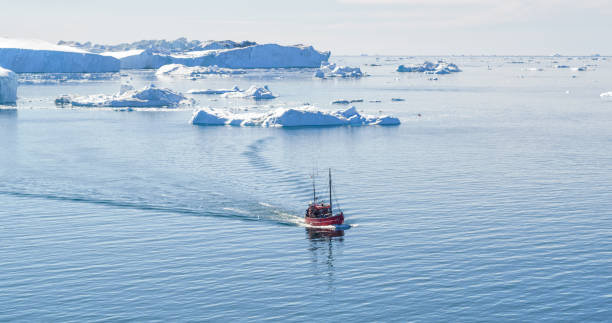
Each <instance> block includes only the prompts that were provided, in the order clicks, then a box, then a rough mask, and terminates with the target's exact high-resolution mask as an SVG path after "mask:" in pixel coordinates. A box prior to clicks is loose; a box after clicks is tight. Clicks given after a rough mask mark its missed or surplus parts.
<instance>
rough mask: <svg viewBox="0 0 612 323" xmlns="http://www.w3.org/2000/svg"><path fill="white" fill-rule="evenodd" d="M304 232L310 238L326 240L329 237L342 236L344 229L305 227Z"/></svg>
mask: <svg viewBox="0 0 612 323" xmlns="http://www.w3.org/2000/svg"><path fill="white" fill-rule="evenodd" d="M306 234H307V235H308V239H310V240H328V239H331V238H337V237H343V236H344V230H335V229H319V228H306ZM339 240H342V239H339Z"/></svg>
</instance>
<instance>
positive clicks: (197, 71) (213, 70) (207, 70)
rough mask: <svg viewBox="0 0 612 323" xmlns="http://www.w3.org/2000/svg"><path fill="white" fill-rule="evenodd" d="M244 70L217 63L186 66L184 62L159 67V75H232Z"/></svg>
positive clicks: (187, 76) (190, 76)
mask: <svg viewBox="0 0 612 323" xmlns="http://www.w3.org/2000/svg"><path fill="white" fill-rule="evenodd" d="M244 73H246V72H245V71H243V70H235V69H230V68H223V67H219V66H217V65H212V66H185V65H182V64H168V65H164V66H162V67H160V68H158V69H157V71H156V72H155V75H157V77H185V78H200V77H203V76H207V75H232V74H244Z"/></svg>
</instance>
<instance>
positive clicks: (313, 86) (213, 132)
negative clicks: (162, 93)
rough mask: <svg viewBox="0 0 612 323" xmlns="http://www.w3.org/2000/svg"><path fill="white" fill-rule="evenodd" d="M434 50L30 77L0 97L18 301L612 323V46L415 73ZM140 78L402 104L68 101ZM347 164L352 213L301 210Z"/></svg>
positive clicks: (151, 314) (10, 269) (51, 318)
mask: <svg viewBox="0 0 612 323" xmlns="http://www.w3.org/2000/svg"><path fill="white" fill-rule="evenodd" d="M436 58H437V57H401V58H400V57H384V56H378V57H377V56H362V57H332V59H331V60H332V61H337V62H340V63H342V64H347V65H351V66H359V67H361V68H362V70H363V71H365V72H366V73H368V74H370V76H368V77H364V78H361V79H328V80H319V79H313V78H312V74H313V73H314V69H305V70H293V69H289V70H267V71H266V70H251V71H249V72H248V73H247V74H244V75H235V76H231V77H219V76H210V77H207V78H204V79H198V80H188V79H158V78H156V76H155V74H154V71H122V73H123V74H124V75H123V76H120V75H114V76H110V77H108V78H104V77H102V78H96V77H93V78H91V79H90V80H85V81H83V80H70V79H68V80H66V81H62V82H57V81H54V80H56V79H50V80H47V81H45V78H46V76H44V75H42V76H41V75H35V76H32V77H33V79H34V81H31V82H27V84H22V85H21V86H20V88H19V91H18V96H19V101H18V103H17V106H13V107H4V108H3V109H2V110H0V223H1V227H0V321H22V322H37V321H45V322H83V321H272V322H278V321H295V322H335V321H347V322H372V321H379V322H407V321H409V322H445V321H446V322H448V321H459V322H490V321H503V322H506V321H516V322H586V321H592V322H595V321H609V320H610V319H611V318H612V187H611V184H612V127H611V125H612V101H611V100H605V99H602V98H600V96H599V94H600V93H602V92H607V91H612V62H611V61H610V60H605V59H603V58H599V59H597V60H594V59H592V58H591V57H582V58H570V59H568V58H566V57H447V58H446V59H447V60H448V61H451V62H454V63H456V64H458V65H459V67H460V68H462V70H463V72H460V73H457V74H453V75H439V76H433V75H425V74H414V73H401V74H400V73H397V72H395V68H396V67H397V66H398V65H399V64H409V63H416V62H422V61H423V60H425V59H436ZM555 61H556V62H555ZM370 64H375V65H380V66H371V65H370ZM556 64H567V65H570V66H572V67H578V66H583V65H587V64H589V65H590V66H589V67H588V70H587V71H585V72H579V71H574V70H571V69H556V68H554V67H553V66H554V65H556ZM533 68H542V69H543V70H542V71H536V70H530V69H533ZM126 77H131V78H132V79H133V83H134V85H135V86H136V87H141V86H144V85H146V84H148V83H151V82H153V83H155V84H156V85H157V86H159V87H169V88H172V89H174V90H177V91H187V90H189V89H192V88H227V87H232V86H234V85H238V86H240V87H241V88H246V87H248V86H250V85H251V84H258V85H264V84H267V85H268V86H269V87H270V89H271V90H272V91H273V92H274V93H275V94H277V95H279V97H278V98H277V99H275V100H271V101H265V102H261V101H259V102H255V101H249V100H245V99H231V100H230V99H222V98H218V97H216V96H202V95H199V96H198V95H194V96H192V97H193V98H195V99H196V100H197V103H196V106H211V107H216V108H224V109H228V110H236V111H245V110H248V111H259V110H261V111H264V110H266V109H271V108H273V107H280V106H299V105H302V104H305V103H309V104H311V105H315V106H318V107H320V108H323V109H339V108H341V107H340V106H337V105H333V106H332V105H331V104H330V102H331V101H333V100H338V99H364V102H363V103H355V105H356V107H357V108H358V109H359V110H363V111H364V112H365V113H368V114H374V115H377V114H391V115H394V116H397V117H399V118H400V119H401V121H402V124H401V125H400V126H391V127H380V126H364V127H322V128H316V127H310V128H295V129H281V128H272V129H269V128H257V127H251V128H240V127H223V126H210V127H206V126H194V125H191V124H190V123H189V119H190V117H191V115H192V112H193V108H191V107H190V108H180V109H173V110H163V109H162V110H159V109H153V110H150V111H142V110H138V111H117V110H114V109H100V108H80V109H73V108H70V107H57V106H55V105H54V99H55V98H57V97H59V96H60V95H62V94H79V95H84V94H94V93H106V94H111V93H114V92H117V91H118V89H119V84H120V82H121V78H126ZM434 77H437V80H431V79H430V78H434ZM86 78H87V77H86ZM41 80H42V81H41ZM392 98H402V99H404V100H405V101H401V102H392V101H391V99H392ZM369 101H381V102H369ZM328 168H331V169H332V172H333V180H334V192H335V197H336V198H337V202H338V203H337V204H335V206H338V207H340V208H341V209H342V210H343V212H344V214H345V216H346V219H347V223H349V224H350V225H351V226H352V227H351V228H350V229H349V230H346V231H344V232H320V231H313V230H312V229H309V228H306V227H305V226H304V225H303V221H302V217H303V214H304V212H305V209H306V206H307V204H308V203H309V201H310V200H311V196H312V179H311V174H312V173H313V169H318V172H316V173H315V175H316V176H315V179H316V181H317V185H318V188H319V190H320V194H321V196H325V195H326V194H327V189H326V187H325V184H326V180H327V177H326V175H327V169H328Z"/></svg>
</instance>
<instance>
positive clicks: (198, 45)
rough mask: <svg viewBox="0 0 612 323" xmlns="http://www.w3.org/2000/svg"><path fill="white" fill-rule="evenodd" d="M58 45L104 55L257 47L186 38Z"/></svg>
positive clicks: (252, 43) (68, 42) (243, 42)
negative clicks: (110, 53) (142, 51)
mask: <svg viewBox="0 0 612 323" xmlns="http://www.w3.org/2000/svg"><path fill="white" fill-rule="evenodd" d="M57 44H58V45H68V46H72V47H76V48H79V49H82V50H86V51H88V52H91V53H102V52H122V51H129V50H138V49H140V50H143V49H151V50H153V51H155V52H161V53H181V52H186V51H195V50H207V49H229V48H237V47H246V46H252V45H256V43H254V42H251V41H248V40H247V41H242V42H239V43H238V42H235V41H231V40H220V41H215V40H208V41H199V40H191V41H189V40H187V38H185V37H180V38H177V39H175V40H169V41H168V40H165V39H161V40H139V41H135V42H133V43H121V44H118V45H104V44H92V43H91V42H85V43H80V42H75V41H63V40H60V41H59V42H58V43H57Z"/></svg>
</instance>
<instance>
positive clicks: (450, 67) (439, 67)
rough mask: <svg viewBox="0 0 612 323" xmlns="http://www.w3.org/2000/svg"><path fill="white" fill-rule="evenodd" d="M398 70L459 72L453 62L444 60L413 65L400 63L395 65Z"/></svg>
mask: <svg viewBox="0 0 612 323" xmlns="http://www.w3.org/2000/svg"><path fill="white" fill-rule="evenodd" d="M397 71H398V72H417V73H429V74H450V73H456V72H461V69H459V67H458V66H457V65H455V64H453V63H447V62H445V61H438V62H437V63H432V62H429V61H425V62H424V63H423V64H413V65H408V66H405V65H400V66H398V67H397Z"/></svg>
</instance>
